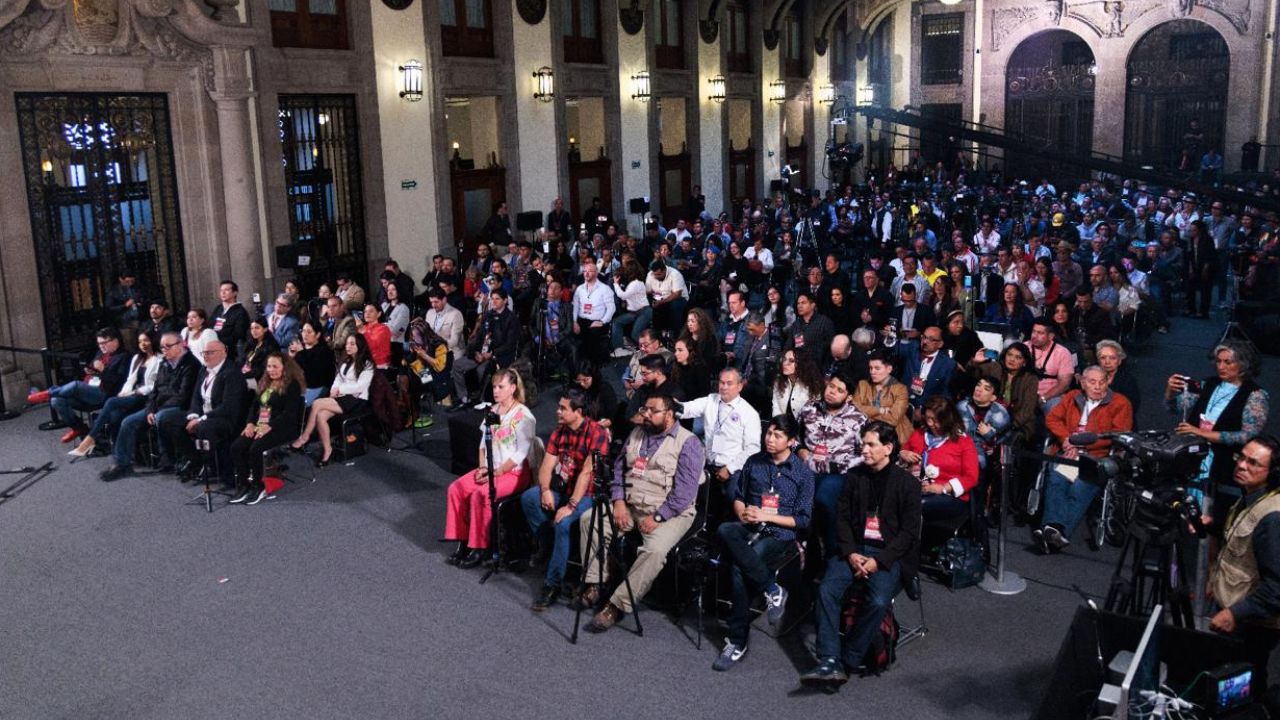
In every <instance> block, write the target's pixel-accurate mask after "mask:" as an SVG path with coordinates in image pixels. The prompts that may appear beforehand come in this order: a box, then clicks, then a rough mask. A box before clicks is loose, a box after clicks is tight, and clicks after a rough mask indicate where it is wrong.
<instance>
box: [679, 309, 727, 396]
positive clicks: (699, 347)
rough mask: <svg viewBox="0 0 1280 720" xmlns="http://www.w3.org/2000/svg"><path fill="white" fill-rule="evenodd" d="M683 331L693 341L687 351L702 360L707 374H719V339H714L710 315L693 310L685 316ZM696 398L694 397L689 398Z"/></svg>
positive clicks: (713, 324)
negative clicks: (690, 351)
mask: <svg viewBox="0 0 1280 720" xmlns="http://www.w3.org/2000/svg"><path fill="white" fill-rule="evenodd" d="M684 330H685V332H684V333H682V334H687V335H688V336H689V338H690V339H691V340H692V341H693V346H692V347H690V348H689V349H690V350H692V351H693V352H694V354H695V355H697V356H698V357H699V358H701V360H702V364H703V365H704V366H705V367H706V368H707V371H708V372H719V371H720V366H721V365H722V364H723V363H722V362H721V359H720V339H719V338H718V337H716V325H715V323H714V322H712V320H711V315H709V314H708V313H707V311H706V310H703V309H702V308H693V309H692V310H690V311H689V314H688V315H686V316H685V320H684ZM690 397H696V396H690Z"/></svg>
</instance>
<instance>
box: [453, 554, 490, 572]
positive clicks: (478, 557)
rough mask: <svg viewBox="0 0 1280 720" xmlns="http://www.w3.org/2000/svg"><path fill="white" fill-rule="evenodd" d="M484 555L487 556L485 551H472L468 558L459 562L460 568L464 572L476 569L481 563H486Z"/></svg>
mask: <svg viewBox="0 0 1280 720" xmlns="http://www.w3.org/2000/svg"><path fill="white" fill-rule="evenodd" d="M484 555H485V552H484V550H472V551H470V552H468V553H467V556H466V557H464V558H462V559H461V560H459V561H458V567H460V568H462V569H463V570H469V569H471V568H473V567H476V566H478V565H479V564H480V563H482V562H484Z"/></svg>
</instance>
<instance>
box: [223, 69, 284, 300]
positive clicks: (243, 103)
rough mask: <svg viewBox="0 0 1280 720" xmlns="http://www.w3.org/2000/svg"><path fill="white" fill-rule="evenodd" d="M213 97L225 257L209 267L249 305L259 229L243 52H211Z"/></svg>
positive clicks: (256, 281) (259, 267)
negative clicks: (218, 271) (231, 282)
mask: <svg viewBox="0 0 1280 720" xmlns="http://www.w3.org/2000/svg"><path fill="white" fill-rule="evenodd" d="M213 58H214V69H215V75H214V88H215V89H214V92H212V93H211V96H212V97H213V100H214V102H215V103H216V105H217V110H218V150H219V154H220V157H221V160H222V194H223V204H224V206H225V212H226V221H227V225H226V232H227V242H226V245H225V247H226V250H227V256H226V257H218V258H217V259H216V262H215V265H217V266H220V269H221V270H222V272H223V273H224V274H225V275H226V276H227V277H229V278H231V279H232V280H235V281H236V283H237V284H238V285H239V286H240V299H241V301H242V302H244V303H246V305H247V304H248V302H249V298H250V297H251V296H252V294H253V293H255V292H259V293H262V294H263V296H264V298H265V297H266V296H269V295H270V294H271V293H270V292H268V291H267V289H266V288H265V279H264V274H263V259H262V247H263V243H262V225H261V222H260V207H259V203H258V179H257V167H256V166H255V164H254V158H253V153H254V142H253V127H252V124H253V111H252V109H251V107H250V100H251V99H252V98H253V97H255V96H256V95H257V93H256V92H255V91H254V89H253V80H252V77H251V76H250V74H249V51H248V50H246V49H244V48H230V47H215V48H213Z"/></svg>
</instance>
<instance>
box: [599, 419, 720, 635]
mask: <svg viewBox="0 0 1280 720" xmlns="http://www.w3.org/2000/svg"><path fill="white" fill-rule="evenodd" d="M640 414H641V416H642V417H643V418H644V421H643V423H642V424H641V425H640V426H638V427H636V428H635V429H633V430H632V431H631V434H630V435H629V436H628V437H627V440H626V443H625V445H624V450H623V453H622V454H621V455H619V456H618V459H617V461H616V463H615V464H614V468H613V486H612V490H611V497H612V499H613V507H612V509H611V512H612V513H613V521H614V523H615V524H616V525H617V529H618V531H620V532H628V531H630V530H631V529H633V528H636V529H638V530H639V531H640V534H641V538H642V539H641V545H640V547H639V548H638V550H637V553H636V559H635V562H633V563H632V564H631V570H630V571H629V572H628V574H627V580H628V582H629V584H630V586H631V592H630V593H628V591H627V583H624V584H622V585H620V586H618V588H617V589H616V590H615V591H614V593H613V595H612V597H610V598H609V601H608V602H607V603H605V606H604V608H603V609H601V610H600V612H598V613H596V615H595V617H594V618H592V620H591V623H590V624H589V625H587V631H588V632H592V633H602V632H605V631H606V630H608V629H609V628H611V627H613V626H614V625H616V624H617V623H618V620H619V619H620V618H621V617H622V615H623V614H624V613H628V612H631V599H632V596H634V598H635V600H636V601H637V602H639V601H640V599H641V598H643V597H644V595H645V593H646V592H648V591H649V587H650V586H651V585H652V584H653V581H654V579H655V578H657V577H658V573H659V572H661V571H662V567H663V566H664V565H666V562H667V554H668V553H670V552H671V549H672V548H673V547H675V545H676V543H677V542H679V541H680V539H681V538H683V537H684V535H685V533H686V532H688V530H689V528H690V527H692V526H693V520H694V516H695V515H696V513H697V508H696V507H695V504H694V501H695V500H696V499H697V495H698V486H699V485H700V484H701V483H702V477H703V476H702V468H703V466H704V464H705V463H706V456H705V452H704V450H703V448H702V443H701V442H700V441H699V440H698V438H696V437H694V435H693V433H691V432H689V431H688V430H685V429H684V428H683V427H681V426H680V424H679V423H677V422H676V417H675V400H673V399H672V398H671V396H670V395H667V394H661V395H654V396H651V397H649V398H648V399H646V400H645V403H644V406H643V407H642V408H641V411H640ZM624 482H625V485H624ZM599 512H610V510H606V509H605V508H601V507H593V508H592V509H591V513H590V514H589V515H588V516H587V517H586V519H585V521H584V522H580V523H578V527H579V530H580V532H581V538H580V540H581V545H580V546H579V547H581V548H582V549H583V553H584V554H585V552H586V549H587V547H588V546H589V545H592V544H593V538H592V537H591V533H592V528H593V526H594V524H595V523H594V517H595V516H594V513H599ZM604 532H605V537H604V538H603V542H604V543H606V545H607V544H608V543H611V542H613V527H612V526H611V525H610V524H608V523H605V525H604ZM583 560H584V562H583V565H584V566H585V568H586V569H585V570H584V576H583V579H584V580H585V582H586V583H588V586H587V589H586V590H585V591H584V592H583V594H582V597H581V598H579V602H581V603H582V604H583V605H584V606H588V607H593V606H595V604H596V603H597V602H599V600H600V594H601V586H602V585H603V584H604V583H606V582H608V579H609V578H608V577H607V573H608V563H605V573H606V576H604V577H601V576H600V569H599V566H598V565H597V564H596V563H594V562H589V561H588V558H586V557H584V558H583Z"/></svg>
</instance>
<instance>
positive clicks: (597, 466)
mask: <svg viewBox="0 0 1280 720" xmlns="http://www.w3.org/2000/svg"><path fill="white" fill-rule="evenodd" d="M591 463H592V465H591V466H592V468H594V470H595V473H594V478H593V479H592V485H591V519H592V522H591V535H590V536H589V537H588V538H587V545H586V547H584V548H583V549H582V577H581V578H580V579H579V580H578V589H577V590H576V591H575V592H574V597H576V598H581V597H582V594H583V592H585V591H586V589H587V568H588V567H590V566H591V563H592V562H595V563H596V571H597V576H598V577H599V578H600V580H601V582H603V581H604V565H605V562H606V560H605V555H607V554H609V553H611V552H612V553H613V559H614V560H615V561H617V563H618V565H622V560H623V557H622V555H623V550H624V548H625V547H626V536H625V535H619V534H618V524H617V523H616V522H615V521H614V519H613V499H612V497H611V495H612V492H611V486H612V480H613V478H612V477H611V475H612V472H610V470H609V469H608V468H609V467H610V466H608V465H606V464H605V460H604V458H603V457H602V456H601V454H600V453H599V452H598V451H597V452H594V453H592V458H591ZM621 485H622V488H623V491H624V492H625V491H626V488H627V487H628V484H627V482H626V481H625V480H623V481H622V483H621ZM606 522H607V523H609V530H610V533H611V537H614V538H617V540H618V547H617V549H616V550H615V549H610V548H609V547H607V546H608V544H609V543H607V542H605V532H604V524H605V523H606ZM622 584H623V585H625V586H626V588H627V599H628V600H630V601H631V614H632V616H634V617H635V619H636V635H644V627H643V626H642V625H641V624H640V608H639V606H637V605H636V595H635V593H634V592H632V590H631V578H630V577H628V576H627V574H625V573H624V574H623V576H622ZM584 609H585V605H584V603H582V602H578V609H577V610H576V611H575V612H574V614H573V635H572V636H571V637H570V638H569V642H571V643H573V644H575V645H576V644H577V643H578V628H579V627H580V626H581V624H582V611H583V610H584Z"/></svg>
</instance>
